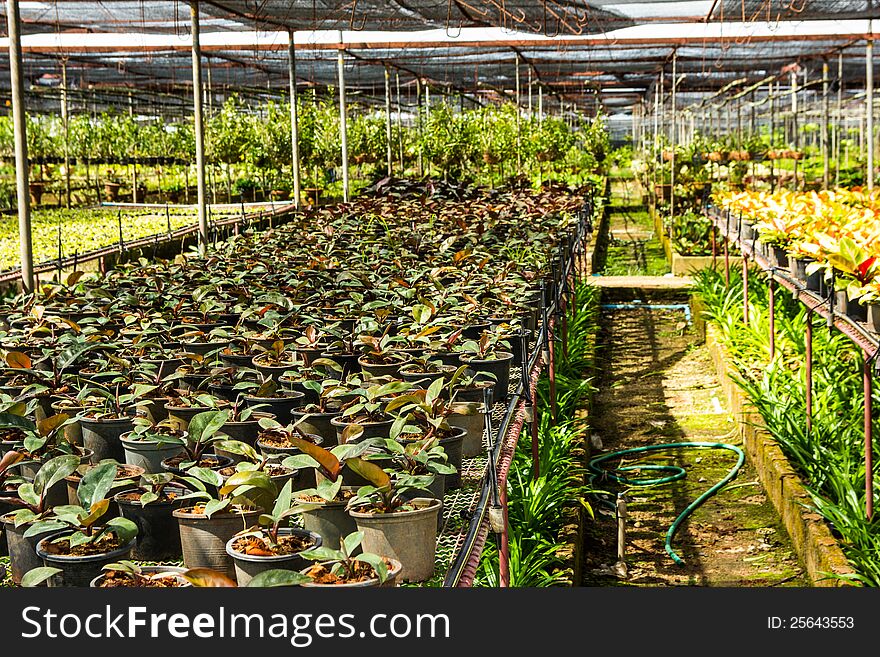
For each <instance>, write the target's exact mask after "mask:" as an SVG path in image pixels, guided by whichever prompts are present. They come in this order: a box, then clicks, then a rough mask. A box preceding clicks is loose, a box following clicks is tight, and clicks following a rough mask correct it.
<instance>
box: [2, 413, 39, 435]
mask: <svg viewBox="0 0 880 657" xmlns="http://www.w3.org/2000/svg"><path fill="white" fill-rule="evenodd" d="M0 428H3V429H24V430H25V431H36V430H37V425H36V424H34V422H33V421H32V420H29V419H28V418H26V417H22V416H21V415H18V414H16V413H0Z"/></svg>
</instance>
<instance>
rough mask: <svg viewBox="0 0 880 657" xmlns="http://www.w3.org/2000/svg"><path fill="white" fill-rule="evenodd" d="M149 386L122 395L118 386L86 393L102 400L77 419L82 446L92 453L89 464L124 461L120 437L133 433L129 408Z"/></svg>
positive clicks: (132, 421) (132, 422) (121, 390)
mask: <svg viewBox="0 0 880 657" xmlns="http://www.w3.org/2000/svg"><path fill="white" fill-rule="evenodd" d="M147 388H149V386H144V387H138V386H135V387H134V388H132V390H131V392H123V388H122V387H121V386H120V384H118V383H117V384H116V385H115V386H114V387H113V389H112V390H108V389H106V388H102V387H97V386H96V387H93V388H90V389H89V393H88V394H89V395H90V396H92V397H94V398H98V399H102V400H103V404H102V405H100V406H98V405H94V406H88V407H85V408H84V409H83V411H82V412H81V413H80V414H79V415H78V416H77V419H78V420H79V424H80V427H81V429H82V437H83V446H84V447H85V448H86V449H90V450H91V451H92V457H91V458H92V462H93V463H97V462H99V461H103V460H104V459H115V460H116V461H120V462H123V461H125V450H124V449H123V447H122V441H121V440H120V437H121V436H122V434H124V433H128V432H130V431H131V430H132V429H134V414H135V412H134V408H133V404H134V403H135V402H136V401H137V400H138V399H139V398H140V396H141V395H143V394H144V392H145V391H146V390H147Z"/></svg>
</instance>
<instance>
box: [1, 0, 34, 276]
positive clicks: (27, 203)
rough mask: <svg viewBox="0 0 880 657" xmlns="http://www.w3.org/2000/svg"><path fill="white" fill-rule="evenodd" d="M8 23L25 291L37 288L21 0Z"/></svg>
mask: <svg viewBox="0 0 880 657" xmlns="http://www.w3.org/2000/svg"><path fill="white" fill-rule="evenodd" d="M6 17H7V19H8V25H9V32H8V33H9V77H10V84H11V87H12V89H11V91H12V127H13V131H14V140H15V189H16V198H17V200H18V245H19V254H20V258H21V284H22V287H23V288H24V291H25V292H32V291H33V290H34V252H33V245H32V242H31V240H32V236H31V197H30V185H29V182H28V179H29V173H30V172H29V168H30V163H29V162H28V148H27V113H26V110H25V106H24V80H23V79H22V70H21V69H22V67H23V65H22V57H21V16H20V15H19V11H18V0H7V2H6Z"/></svg>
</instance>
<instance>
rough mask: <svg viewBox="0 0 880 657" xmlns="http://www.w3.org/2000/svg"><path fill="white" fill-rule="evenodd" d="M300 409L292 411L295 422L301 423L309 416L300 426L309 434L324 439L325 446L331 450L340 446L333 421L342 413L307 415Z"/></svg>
mask: <svg viewBox="0 0 880 657" xmlns="http://www.w3.org/2000/svg"><path fill="white" fill-rule="evenodd" d="M302 408H303V407H299V408H296V409H294V410H293V411H291V413H290V414H291V417H293V421H294V422H299V421H300V420H301V419H302V418H303V417H305V416H308V418H306V419H305V420H303V421H302V422H301V423H300V424H299V425H298V426H299V427H300V428H301V429H302V430H303V431H305V432H307V433H314V434H317V435H318V436H321V438H323V439H324V445H325V446H326V447H327V448H328V449H329V448H330V447H332V446H334V445H338V444H339V443H338V442H337V438H336V427H335V426H333V424H332V420H333V418H335V417H339V416H340V415H341V414H342V411H333V412H331V413H306V412H305V411H303V410H301V409H302Z"/></svg>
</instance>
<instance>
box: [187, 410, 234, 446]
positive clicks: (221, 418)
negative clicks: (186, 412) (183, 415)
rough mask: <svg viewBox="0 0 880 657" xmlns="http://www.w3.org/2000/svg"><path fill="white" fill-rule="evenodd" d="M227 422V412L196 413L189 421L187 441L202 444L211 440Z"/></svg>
mask: <svg viewBox="0 0 880 657" xmlns="http://www.w3.org/2000/svg"><path fill="white" fill-rule="evenodd" d="M228 420H229V411H205V412H203V413H197V414H196V415H194V416H193V418H192V420H190V423H189V426H188V427H187V431H188V432H189V439H190V440H191V441H192V442H195V443H199V442H201V443H204V442H206V441H208V440H210V439H211V436H213V435H214V434H215V433H217V431H219V430H220V428H221V427H222V426H223V425H224V424H226V422H227V421H228Z"/></svg>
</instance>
